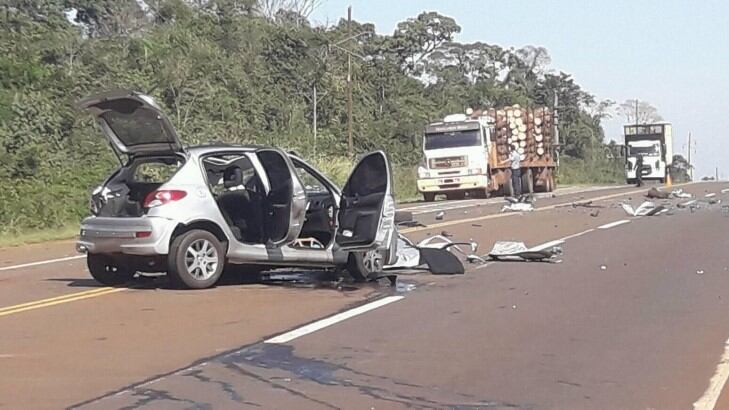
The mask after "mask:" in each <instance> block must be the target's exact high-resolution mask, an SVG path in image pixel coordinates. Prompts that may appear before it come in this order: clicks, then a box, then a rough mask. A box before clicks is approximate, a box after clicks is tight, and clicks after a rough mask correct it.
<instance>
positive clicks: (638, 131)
mask: <svg viewBox="0 0 729 410" xmlns="http://www.w3.org/2000/svg"><path fill="white" fill-rule="evenodd" d="M623 130H624V131H625V150H626V152H625V179H626V182H627V183H628V184H634V183H635V182H636V179H637V178H638V172H640V173H641V175H642V176H643V177H642V179H643V180H656V181H659V182H660V183H664V182H666V178H668V175H669V172H670V167H671V165H672V163H673V135H672V129H671V124H669V123H655V124H634V125H626V126H624V128H623ZM638 156H642V157H643V167H642V169H640V170H638V169H636V163H637V161H638Z"/></svg>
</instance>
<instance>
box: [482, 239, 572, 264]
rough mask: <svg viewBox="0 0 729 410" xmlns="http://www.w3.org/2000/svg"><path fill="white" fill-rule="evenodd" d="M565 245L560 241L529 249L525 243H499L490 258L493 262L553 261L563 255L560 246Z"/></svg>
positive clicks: (490, 253) (495, 245) (489, 255)
mask: <svg viewBox="0 0 729 410" xmlns="http://www.w3.org/2000/svg"><path fill="white" fill-rule="evenodd" d="M563 243H564V241H561V240H558V241H552V242H547V243H545V244H542V245H539V246H535V247H532V248H527V246H526V245H525V244H524V242H518V241H497V242H496V243H495V244H494V247H493V248H492V249H491V251H490V252H489V254H488V257H489V258H491V259H493V260H517V261H542V262H543V261H551V260H552V259H553V258H554V257H555V256H557V255H561V254H562V247H561V246H560V245H562V244H563Z"/></svg>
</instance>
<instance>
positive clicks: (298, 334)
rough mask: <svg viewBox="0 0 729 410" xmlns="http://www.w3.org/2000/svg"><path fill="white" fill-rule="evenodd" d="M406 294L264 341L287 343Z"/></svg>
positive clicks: (383, 299) (369, 304) (378, 301)
mask: <svg viewBox="0 0 729 410" xmlns="http://www.w3.org/2000/svg"><path fill="white" fill-rule="evenodd" d="M403 298H404V296H388V297H386V298H382V299H379V300H376V301H374V302H371V303H368V304H366V305H362V306H359V307H356V308H354V309H350V310H348V311H346V312H342V313H337V314H336V315H334V316H330V317H328V318H325V319H322V320H319V321H316V322H314V323H309V324H308V325H305V326H302V327H300V328H298V329H294V330H292V331H290V332H286V333H284V334H282V335H278V336H276V337H272V338H271V339H268V340H264V341H263V343H278V344H280V343H287V342H290V341H292V340H294V339H297V338H299V337H301V336H305V335H308V334H309V333H314V332H316V331H317V330H321V329H324V328H325V327H328V326H331V325H333V324H335V323H339V322H341V321H343V320H347V319H349V318H352V317H354V316H357V315H361V314H362V313H365V312H369V311H370V310H374V309H377V308H379V307H382V306H385V305H389V304H390V303H393V302H397V301H399V300H402V299H403Z"/></svg>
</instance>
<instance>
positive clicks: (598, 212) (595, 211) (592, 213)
mask: <svg viewBox="0 0 729 410" xmlns="http://www.w3.org/2000/svg"><path fill="white" fill-rule="evenodd" d="M598 215H600V210H599V209H595V210H594V211H592V212H590V216H591V217H593V218H595V217H597V216H598Z"/></svg>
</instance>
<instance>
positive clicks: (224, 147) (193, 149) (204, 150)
mask: <svg viewBox="0 0 729 410" xmlns="http://www.w3.org/2000/svg"><path fill="white" fill-rule="evenodd" d="M264 148H272V147H267V146H264V145H253V144H245V145H241V144H228V143H223V142H215V143H211V144H201V145H193V146H190V147H186V148H185V150H186V151H188V152H189V153H191V154H193V155H205V154H214V153H216V152H225V151H228V150H234V151H258V150H260V149H264Z"/></svg>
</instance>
